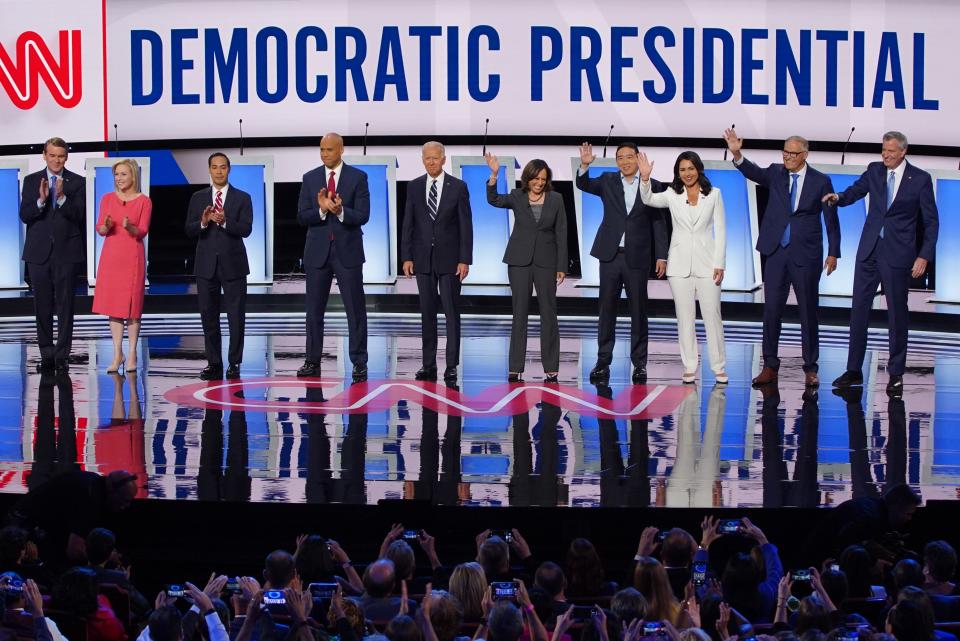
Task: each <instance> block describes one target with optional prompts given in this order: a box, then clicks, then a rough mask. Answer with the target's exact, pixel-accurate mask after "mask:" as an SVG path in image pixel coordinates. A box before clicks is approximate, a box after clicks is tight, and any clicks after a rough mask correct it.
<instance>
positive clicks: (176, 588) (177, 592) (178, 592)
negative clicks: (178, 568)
mask: <svg viewBox="0 0 960 641" xmlns="http://www.w3.org/2000/svg"><path fill="white" fill-rule="evenodd" d="M164 589H165V590H166V592H167V596H172V597H177V598H178V599H182V598H183V597H185V596H186V595H187V590H186V588H184V587H183V585H182V584H180V583H170V584H169V585H167V586H166V587H165V588H164Z"/></svg>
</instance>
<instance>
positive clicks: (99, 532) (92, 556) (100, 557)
mask: <svg viewBox="0 0 960 641" xmlns="http://www.w3.org/2000/svg"><path fill="white" fill-rule="evenodd" d="M116 545H117V537H115V536H114V535H113V532H111V531H110V530H107V529H106V528H102V527H98V528H94V529H92V530H90V533H89V534H88V535H87V562H88V563H89V564H90V565H101V564H103V563H106V562H107V560H109V559H110V555H111V554H113V548H114V547H116Z"/></svg>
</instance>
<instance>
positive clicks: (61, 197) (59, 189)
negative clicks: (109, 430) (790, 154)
mask: <svg viewBox="0 0 960 641" xmlns="http://www.w3.org/2000/svg"><path fill="white" fill-rule="evenodd" d="M900 164H903V163H900ZM51 176H57V174H55V173H53V172H52V171H50V170H49V169H47V184H48V185H49V184H51V183H50V178H51ZM56 190H57V207H63V203H65V202H67V195H66V194H65V193H63V172H62V171H61V172H60V175H59V176H57V186H56ZM43 204H44V203H43V201H42V200H40V199H39V198H37V208H38V209H43Z"/></svg>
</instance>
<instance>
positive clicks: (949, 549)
mask: <svg viewBox="0 0 960 641" xmlns="http://www.w3.org/2000/svg"><path fill="white" fill-rule="evenodd" d="M0 534H2V532H0ZM923 563H924V564H925V565H926V566H927V570H928V571H929V572H930V576H931V577H933V578H934V579H935V580H936V581H940V582H943V581H949V580H950V579H952V578H953V575H954V573H955V572H956V571H957V552H956V550H954V549H953V546H952V545H950V544H949V543H947V542H946V541H930V542H929V543H927V546H926V547H925V548H923Z"/></svg>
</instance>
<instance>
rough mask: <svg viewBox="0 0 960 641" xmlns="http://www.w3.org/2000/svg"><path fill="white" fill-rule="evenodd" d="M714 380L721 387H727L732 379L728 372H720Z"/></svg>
mask: <svg viewBox="0 0 960 641" xmlns="http://www.w3.org/2000/svg"><path fill="white" fill-rule="evenodd" d="M713 377H714V380H716V381H717V383H719V384H720V385H726V384H727V383H729V382H730V377H729V376H727V374H726V372H720V373H719V374H714V375H713Z"/></svg>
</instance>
